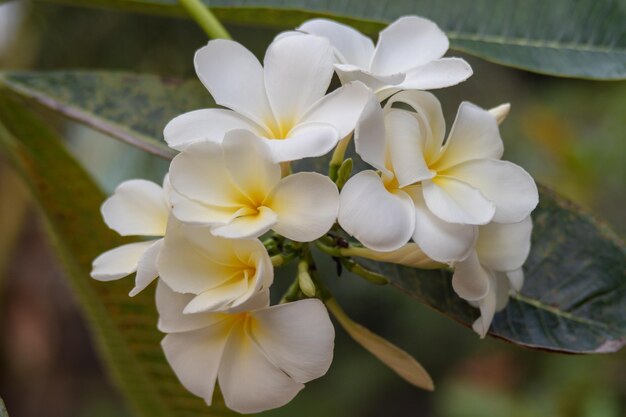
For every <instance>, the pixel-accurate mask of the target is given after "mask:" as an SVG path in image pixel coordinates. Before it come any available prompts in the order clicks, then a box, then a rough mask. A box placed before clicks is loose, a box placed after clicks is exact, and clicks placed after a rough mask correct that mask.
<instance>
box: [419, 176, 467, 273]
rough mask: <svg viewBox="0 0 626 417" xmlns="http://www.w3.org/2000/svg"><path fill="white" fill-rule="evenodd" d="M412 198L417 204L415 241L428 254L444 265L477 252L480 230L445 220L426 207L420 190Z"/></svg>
mask: <svg viewBox="0 0 626 417" xmlns="http://www.w3.org/2000/svg"><path fill="white" fill-rule="evenodd" d="M409 194H410V195H411V198H412V199H413V204H415V233H413V240H414V241H415V243H417V245H418V246H419V247H420V248H421V249H422V250H423V251H424V253H425V254H426V255H428V256H429V257H430V258H432V259H434V260H436V261H439V262H444V263H450V262H455V261H462V260H463V259H465V258H467V257H468V256H469V254H470V253H471V252H472V251H473V249H474V245H475V243H476V238H477V237H478V227H477V226H472V225H465V224H457V223H448V222H446V221H443V220H441V219H440V218H439V217H437V216H435V215H434V214H433V213H432V212H431V211H430V210H429V209H428V207H426V203H425V202H424V198H423V197H422V195H421V194H422V193H421V189H419V188H417V189H416V190H414V191H412V192H410V193H409Z"/></svg>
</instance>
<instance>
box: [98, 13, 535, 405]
mask: <svg viewBox="0 0 626 417" xmlns="http://www.w3.org/2000/svg"><path fill="white" fill-rule="evenodd" d="M447 49H448V39H447V37H446V36H445V34H444V33H443V32H442V31H441V30H440V29H439V28H438V27H437V26H436V25H435V24H434V23H433V22H431V21H429V20H426V19H423V18H420V17H414V16H413V17H403V18H400V19H398V20H397V21H395V22H394V23H392V24H391V25H389V26H388V27H387V28H386V29H385V30H383V31H382V32H381V33H380V36H379V38H378V43H377V44H376V45H374V44H373V42H372V41H371V40H370V39H369V38H368V37H366V36H364V35H362V34H361V33H359V32H357V31H355V30H354V29H352V28H350V27H348V26H345V25H342V24H339V23H335V22H332V21H329V20H325V19H314V20H311V21H308V22H305V23H304V24H303V25H301V26H300V27H298V28H297V29H296V30H295V31H290V32H285V33H282V34H280V35H279V36H278V37H277V38H276V39H275V40H274V41H273V42H272V43H271V44H270V45H269V47H268V49H267V51H266V54H265V57H264V60H263V64H261V63H260V62H259V61H258V60H257V58H256V57H255V56H254V55H253V54H252V53H251V52H249V51H248V50H247V49H246V48H244V47H243V46H242V45H240V44H239V43H237V42H234V41H228V40H213V41H210V42H209V43H208V44H207V45H206V46H204V47H203V48H201V49H200V50H199V51H197V53H196V55H195V58H194V63H195V67H196V72H197V74H198V77H199V78H200V80H201V81H202V83H203V84H204V86H205V87H206V88H207V89H208V90H209V92H210V93H211V95H212V96H213V98H214V100H215V102H216V103H217V104H219V105H220V106H222V107H223V108H211V109H201V110H195V111H192V112H189V113H185V114H183V115H180V116H178V117H176V118H174V119H173V120H172V121H170V123H168V125H167V126H166V127H165V130H164V137H165V140H166V142H167V143H168V145H169V146H170V147H172V148H173V149H176V150H178V151H180V153H179V154H178V155H177V156H176V157H174V159H173V160H172V162H171V165H170V170H169V174H168V175H167V176H166V177H165V179H164V181H163V186H162V187H161V186H159V185H157V184H154V183H152V182H149V181H145V180H131V181H127V182H124V183H122V184H121V185H120V186H119V187H118V188H117V189H116V191H115V193H114V195H113V196H111V197H110V198H109V199H107V200H106V201H105V203H104V204H103V206H102V214H103V216H104V220H105V222H106V223H107V225H108V226H109V227H111V228H112V229H113V230H115V231H117V232H118V233H120V234H121V235H133V236H149V237H151V238H152V240H142V241H139V242H137V243H131V244H127V245H123V246H120V247H118V248H114V249H112V250H110V251H108V252H105V253H103V254H102V255H100V256H99V257H98V258H97V259H95V261H94V263H93V271H92V276H93V278H95V279H98V280H102V281H108V280H115V279H119V278H121V277H124V276H127V275H129V274H132V273H136V278H135V287H134V288H133V289H132V291H131V293H130V295H131V296H133V295H135V294H137V293H138V292H140V291H141V290H143V289H144V288H146V287H147V286H148V285H149V284H150V283H151V282H152V281H153V280H155V279H157V277H158V278H159V280H158V281H159V282H158V285H157V290H156V291H157V292H156V305H157V309H158V312H159V315H160V319H159V323H158V327H159V329H160V330H161V331H162V332H164V333H166V334H167V335H166V336H165V338H164V339H163V342H162V346H163V350H164V352H165V355H166V357H167V359H168V361H169V363H170V364H171V366H172V368H173V369H174V372H175V373H176V375H177V376H178V378H179V379H180V381H181V383H182V384H183V385H184V386H185V387H186V388H187V389H188V390H189V391H191V392H192V393H194V394H195V395H198V396H200V397H202V398H204V399H205V401H206V402H207V403H208V404H209V405H210V404H211V401H212V396H213V390H214V387H215V383H216V381H218V382H219V385H220V388H221V391H222V394H223V396H224V400H225V402H226V404H227V405H228V406H229V407H230V408H232V409H233V410H236V411H239V412H242V413H248V412H258V411H262V410H266V409H269V408H274V407H279V406H281V405H283V404H285V403H287V402H288V401H290V400H291V399H292V398H293V397H294V396H295V395H296V393H297V392H298V391H300V390H301V389H302V388H303V387H304V385H303V384H304V383H306V382H308V381H310V380H312V379H315V378H318V377H320V376H322V375H324V374H325V373H326V371H327V370H328V368H329V366H330V363H331V360H332V352H333V343H334V329H333V326H332V324H331V322H330V319H329V316H328V312H327V310H326V307H325V306H324V303H323V301H328V300H329V299H331V298H330V294H329V293H328V290H327V289H326V288H325V287H324V285H323V283H322V282H321V280H320V277H318V276H317V272H316V270H315V267H314V260H313V258H312V256H311V253H310V249H309V243H308V242H313V241H318V242H317V243H318V244H319V245H318V246H319V248H320V249H322V250H323V251H324V250H326V251H328V252H329V253H330V254H332V255H333V256H336V257H343V258H344V259H349V260H350V262H353V261H352V259H351V258H352V257H365V258H370V259H375V260H379V261H383V262H396V263H401V264H406V265H409V266H412V267H417V268H438V267H439V268H442V267H443V268H453V269H454V275H453V278H452V285H453V288H454V290H455V291H456V293H457V294H458V295H459V296H460V297H461V298H462V299H464V300H466V301H468V302H470V303H471V304H472V305H474V306H476V307H478V308H479V309H480V318H479V319H478V320H477V321H476V322H475V323H474V329H475V331H476V332H478V333H479V334H480V335H481V336H484V335H485V334H486V333H487V331H488V329H489V326H490V323H491V320H492V318H493V315H494V313H495V311H496V310H498V309H500V308H503V307H504V305H505V304H506V302H507V300H508V294H509V292H510V291H517V290H519V289H520V288H521V286H522V282H523V273H522V270H521V266H522V264H523V263H524V261H525V259H526V257H527V255H528V252H529V249H530V232H531V228H532V223H531V220H530V213H531V211H532V210H533V209H534V207H535V206H536V205H537V201H538V193H537V188H536V186H535V183H534V181H533V179H532V178H531V177H530V176H529V175H528V174H527V173H526V171H524V170H523V169H522V168H520V167H519V166H517V165H515V164H512V163H510V162H507V161H502V160H501V157H502V153H503V144H502V140H501V138H500V134H499V129H498V124H499V123H500V122H501V121H502V120H504V118H505V117H506V114H507V113H508V105H503V106H500V107H497V108H494V109H492V110H483V109H481V108H479V107H477V106H475V105H473V104H470V103H467V102H463V103H462V104H461V105H460V107H459V110H458V113H457V117H456V120H455V121H454V123H453V125H452V127H451V128H450V131H449V133H448V135H447V137H446V126H445V121H444V118H443V113H442V109H441V105H440V103H439V101H438V100H437V98H436V97H435V96H434V95H433V94H431V93H428V92H425V91H424V90H429V89H435V88H443V87H449V86H452V85H455V84H458V83H460V82H462V81H464V80H465V79H467V78H468V77H469V76H470V75H471V74H472V70H471V68H470V66H469V65H468V64H467V62H465V61H464V60H462V59H459V58H443V55H444V54H445V53H446V51H447ZM334 74H337V76H338V78H339V80H340V81H341V86H340V87H338V88H336V89H334V90H332V91H329V87H330V85H331V80H332V78H333V75H334ZM353 137H354V145H355V149H356V153H357V154H358V156H359V157H360V159H361V160H362V161H364V162H365V163H367V164H369V165H370V166H371V167H372V168H373V169H367V170H363V171H361V172H359V173H357V174H355V175H353V176H351V177H350V170H351V167H352V165H351V160H349V159H345V152H346V148H347V147H348V143H349V141H350V140H352V138H353ZM333 150H334V153H333V157H332V160H331V167H330V168H331V169H330V171H329V176H325V175H322V174H320V173H316V172H297V173H292V172H291V165H290V162H291V161H295V160H299V159H303V158H310V157H317V156H322V155H325V154H327V153H329V152H331V151H333ZM340 190H341V192H340ZM342 236H343V237H342ZM348 236H349V237H348ZM154 237H156V239H154ZM344 238H347V240H346V239H344ZM351 239H356V241H355V240H351ZM337 242H341V245H339V244H338V243H337ZM291 259H298V260H299V261H298V276H297V278H296V280H295V281H294V283H293V284H292V286H291V287H290V290H289V291H288V294H286V295H285V296H284V297H283V300H282V303H280V304H278V305H274V306H270V305H269V304H270V302H269V300H270V299H269V290H270V287H271V285H272V282H273V280H274V266H280V265H282V264H284V263H286V262H288V261H289V260H291ZM360 268H361V267H360ZM361 269H362V268H361ZM330 304H331V303H329V308H330ZM332 304H333V305H334V304H335V301H334V300H333V301H332ZM345 321H346V319H344V320H340V322H345ZM363 337H365V336H361V338H363ZM368 337H369V336H368ZM364 345H367V342H364ZM376 346H377V348H376V349H379V350H380V349H383V350H384V349H386V347H385V345H384V344H381V343H379V342H376ZM378 346H383V348H379V347H378ZM381 356H384V354H383V355H381Z"/></svg>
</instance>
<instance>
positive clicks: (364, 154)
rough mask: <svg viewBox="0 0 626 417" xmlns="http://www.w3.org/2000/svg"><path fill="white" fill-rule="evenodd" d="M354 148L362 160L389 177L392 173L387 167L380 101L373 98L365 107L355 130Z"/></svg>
mask: <svg viewBox="0 0 626 417" xmlns="http://www.w3.org/2000/svg"><path fill="white" fill-rule="evenodd" d="M354 146H355V148H356V153H357V154H359V156H360V157H361V159H362V160H363V161H365V162H367V163H368V164H370V165H371V166H373V167H374V168H377V169H379V170H381V171H383V172H385V173H386V174H387V175H390V174H391V173H390V172H389V171H388V170H387V167H386V166H385V158H386V152H387V150H386V148H387V145H386V141H385V119H384V113H383V109H382V108H381V107H380V104H379V103H378V99H377V98H376V97H375V96H373V97H371V98H370V100H368V102H367V104H366V105H365V109H364V110H363V113H361V117H360V119H359V122H358V123H357V125H356V129H355V130H354Z"/></svg>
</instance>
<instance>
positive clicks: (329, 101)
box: [300, 82, 378, 138]
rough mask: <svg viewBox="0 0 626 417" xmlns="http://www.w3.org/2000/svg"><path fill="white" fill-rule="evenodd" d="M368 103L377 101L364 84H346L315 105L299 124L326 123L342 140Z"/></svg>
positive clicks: (352, 127) (351, 129) (350, 130)
mask: <svg viewBox="0 0 626 417" xmlns="http://www.w3.org/2000/svg"><path fill="white" fill-rule="evenodd" d="M370 101H376V102H378V99H376V96H375V95H374V94H373V93H372V92H371V91H370V90H369V89H368V88H367V87H366V86H365V85H364V84H362V83H360V82H355V83H350V84H346V85H344V86H343V87H340V88H338V89H336V90H335V91H333V92H332V93H330V94H328V95H326V96H324V97H323V98H322V99H320V100H319V101H318V102H317V103H315V104H314V105H313V107H311V108H310V109H309V111H307V112H306V114H304V115H303V116H302V119H301V120H300V123H311V122H312V123H328V124H330V125H331V126H333V127H334V128H335V129H337V132H339V137H340V138H344V137H346V136H348V135H349V134H350V133H351V132H352V131H353V130H354V128H355V126H356V124H357V121H358V120H359V118H360V117H361V114H362V113H363V110H364V109H365V106H366V105H367V103H368V102H370Z"/></svg>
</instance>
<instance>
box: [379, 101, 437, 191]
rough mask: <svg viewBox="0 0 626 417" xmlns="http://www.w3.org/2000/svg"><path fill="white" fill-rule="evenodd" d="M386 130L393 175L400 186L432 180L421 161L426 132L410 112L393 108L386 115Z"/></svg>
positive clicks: (429, 172) (422, 159) (427, 169)
mask: <svg viewBox="0 0 626 417" xmlns="http://www.w3.org/2000/svg"><path fill="white" fill-rule="evenodd" d="M385 129H386V132H387V133H386V137H387V143H388V146H389V155H390V157H391V164H392V165H393V172H394V174H395V176H396V178H397V180H398V184H399V186H400V187H406V186H407V185H410V184H413V183H416V182H419V181H422V180H427V179H431V178H432V177H433V176H434V173H433V172H431V171H430V169H429V168H428V166H427V165H426V161H425V160H424V147H425V142H426V139H427V137H426V135H427V134H428V132H427V131H426V130H425V129H422V128H421V126H420V124H419V123H418V121H417V120H416V118H415V117H414V115H413V114H412V113H409V112H408V111H406V110H398V109H392V110H391V111H389V112H388V113H387V114H386V115H385Z"/></svg>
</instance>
